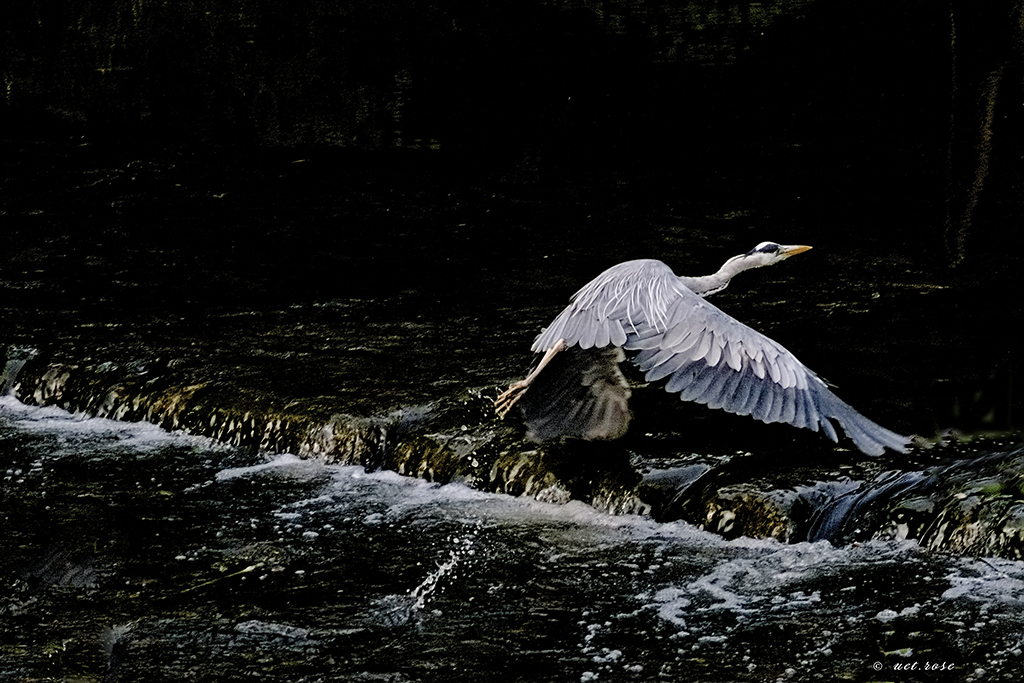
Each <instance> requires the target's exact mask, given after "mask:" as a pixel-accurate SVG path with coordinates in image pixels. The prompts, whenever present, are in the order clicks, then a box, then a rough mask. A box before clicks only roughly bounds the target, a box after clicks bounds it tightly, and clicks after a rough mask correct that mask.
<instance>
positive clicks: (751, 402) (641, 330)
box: [495, 242, 908, 455]
mask: <svg viewBox="0 0 1024 683" xmlns="http://www.w3.org/2000/svg"><path fill="white" fill-rule="evenodd" d="M808 249H810V247H806V246H784V245H779V244H776V243H774V242H762V243H761V244H759V245H758V246H757V247H755V248H754V249H752V250H751V251H750V252H748V253H746V254H743V255H740V256H734V257H733V258H731V259H729V260H728V261H726V262H725V264H724V265H723V266H722V267H721V268H720V269H719V270H718V272H716V273H714V274H712V275H707V276H703V277H681V276H677V275H676V274H675V273H673V272H672V270H671V269H670V268H669V267H668V266H667V265H665V264H664V263H662V262H661V261H656V260H652V259H642V260H637V261H627V262H625V263H620V264H618V265H616V266H613V267H611V268H609V269H608V270H606V271H605V272H603V273H601V274H600V275H599V276H597V277H596V278H595V279H594V280H592V281H591V282H590V283H588V284H587V285H585V286H584V287H583V288H582V289H580V290H579V291H578V292H576V294H575V295H574V296H573V297H572V301H571V303H570V304H569V306H567V307H566V308H565V310H563V311H562V312H561V313H560V314H559V315H558V316H557V317H556V318H555V319H554V320H553V321H552V322H551V324H550V325H548V326H547V327H546V328H545V329H544V330H543V331H542V332H541V333H540V335H538V337H537V339H536V340H535V341H534V343H533V347H532V349H533V351H534V352H536V353H538V354H542V356H541V359H540V361H539V362H538V363H537V366H536V367H535V368H534V370H533V371H532V372H531V373H530V375H529V376H528V377H527V378H526V379H524V380H522V381H520V382H517V383H515V384H513V385H512V386H511V387H510V388H509V389H508V391H506V392H504V393H503V394H502V395H501V396H499V397H498V399H497V400H496V402H495V404H496V407H497V411H498V414H499V415H501V416H502V417H503V416H504V415H505V414H506V413H507V412H508V411H509V409H511V407H512V406H513V405H514V404H516V403H519V404H520V406H521V407H522V410H523V414H524V417H525V419H526V424H527V427H528V436H529V437H530V438H531V439H534V440H537V441H545V440H548V439H552V438H557V437H561V436H569V437H576V438H582V439H589V440H597V439H613V438H617V437H619V436H622V435H623V434H624V433H625V432H626V429H627V428H628V426H629V421H630V417H631V416H630V411H629V407H628V399H629V395H630V390H629V387H628V385H627V383H626V380H625V377H624V376H623V374H622V372H621V370H620V368H619V363H620V362H622V361H623V360H625V358H626V357H627V356H628V357H629V358H630V359H631V360H632V362H633V363H634V364H635V365H636V366H637V367H639V369H640V371H641V372H643V373H644V377H645V379H646V380H647V381H648V382H657V381H662V380H663V381H665V389H666V390H667V391H669V392H673V393H678V394H679V396H680V398H681V399H682V400H684V401H695V402H697V403H702V404H704V405H706V406H708V407H709V408H719V409H722V410H725V411H728V412H731V413H736V414H738V415H750V416H751V417H754V418H757V419H759V420H762V421H763V422H784V423H788V424H791V425H793V426H795V427H803V428H807V429H811V430H813V431H818V430H819V429H821V430H822V431H824V432H825V434H826V435H827V436H828V437H829V438H830V439H832V440H833V441H838V436H837V433H836V429H835V427H834V426H833V424H832V422H833V421H835V422H836V423H838V424H839V426H840V427H841V428H842V429H843V431H844V432H845V433H846V434H847V436H849V437H850V439H851V440H852V441H853V442H854V444H856V446H857V447H858V448H859V449H860V450H861V451H863V452H864V453H867V454H869V455H881V454H882V453H883V452H884V450H885V448H891V449H893V450H896V451H901V452H902V451H905V450H906V449H907V443H908V438H907V437H904V436H901V435H899V434H896V433H895V432H892V431H890V430H888V429H885V428H884V427H881V426H880V425H878V424H876V423H874V422H872V421H871V420H869V419H867V418H866V417H864V416H863V415H861V414H860V413H858V412H857V411H856V410H854V409H853V408H851V407H850V406H849V405H847V404H846V403H844V402H843V401H842V400H840V399H839V397H838V396H836V395H835V394H834V393H832V391H831V390H830V389H829V388H828V386H827V385H826V384H825V382H824V381H822V380H821V379H820V378H819V377H818V376H817V375H815V374H814V372H812V371H811V370H810V369H808V368H807V367H806V366H805V365H804V364H803V363H801V362H800V361H799V360H797V358H796V357H795V356H794V355H793V354H792V353H790V352H789V351H787V350H786V349H785V348H784V347H783V346H782V345H781V344H778V343H777V342H775V341H772V340H771V339H769V338H768V337H766V336H765V335H763V334H761V333H760V332H757V331H756V330H754V329H752V328H750V327H748V326H746V325H744V324H743V323H741V322H739V321H738V320H736V319H734V318H732V317H731V316H729V315H728V314H726V313H724V312H723V311H722V310H721V309H719V308H718V307H717V306H714V305H713V304H711V303H709V302H708V301H706V300H705V298H704V297H706V296H708V295H710V294H714V293H715V292H719V291H721V290H722V289H724V288H725V287H726V286H727V285H728V284H729V281H730V280H731V279H732V277H733V276H735V275H736V274H737V273H740V272H742V271H744V270H749V269H751V268H759V267H762V266H768V265H772V264H774V263H778V262H780V261H783V260H785V259H786V258H789V257H790V256H793V255H795V254H799V253H801V252H804V251H806V250H808Z"/></svg>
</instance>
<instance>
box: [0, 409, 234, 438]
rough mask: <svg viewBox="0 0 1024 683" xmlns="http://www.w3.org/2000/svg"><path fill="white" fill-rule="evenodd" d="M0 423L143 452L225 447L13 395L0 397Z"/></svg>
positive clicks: (153, 427) (149, 425)
mask: <svg viewBox="0 0 1024 683" xmlns="http://www.w3.org/2000/svg"><path fill="white" fill-rule="evenodd" d="M0 420H3V421H5V422H6V423H8V424H9V425H10V427H11V428H13V429H14V430H17V431H22V432H26V433H31V434H57V435H60V436H63V437H65V438H69V439H75V438H82V439H90V438H103V439H107V440H117V441H119V442H130V445H131V447H132V448H136V449H139V450H142V451H146V450H148V449H150V448H151V447H158V446H160V445H164V444H167V443H189V444H193V445H198V446H200V447H202V448H205V449H207V450H224V449H226V448H227V447H226V446H224V445H222V444H220V443H218V442H216V441H214V440H212V439H209V438H206V437H201V436H193V435H190V434H185V433H184V432H168V431H167V430H165V429H163V428H162V427H159V426H157V425H155V424H152V423H150V422H121V421H118V420H111V419H108V418H105V417H91V416H89V415H85V414H83V413H71V412H69V411H67V410H64V409H63V408H58V407H55V406H30V405H26V404H24V403H22V402H21V401H19V400H18V399H16V398H14V397H13V396H0Z"/></svg>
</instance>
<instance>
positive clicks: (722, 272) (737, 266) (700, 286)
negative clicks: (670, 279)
mask: <svg viewBox="0 0 1024 683" xmlns="http://www.w3.org/2000/svg"><path fill="white" fill-rule="evenodd" d="M759 265H760V264H759V263H755V262H753V261H751V260H749V259H746V258H745V257H743V256H733V257H732V258H731V259H729V260H728V261H726V262H725V263H724V264H722V267H721V268H719V269H718V272H717V273H714V274H712V275H701V276H700V277H685V276H680V277H679V280H680V282H682V283H683V284H684V285H686V287H688V288H689V289H690V291H691V292H693V293H694V294H697V295H699V296H710V295H712V294H715V293H717V292H721V291H722V290H723V289H725V288H726V287H728V286H729V281H730V280H732V278H733V276H735V275H736V274H737V273H742V272H743V271H744V270H749V269H750V268H757V267H758V266H759Z"/></svg>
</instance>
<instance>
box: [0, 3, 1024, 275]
mask: <svg viewBox="0 0 1024 683" xmlns="http://www.w3.org/2000/svg"><path fill="white" fill-rule="evenodd" d="M5 15H6V16H5V22H4V24H5V29H4V40H3V48H2V56H0V59H2V64H3V71H4V75H5V81H6V97H5V106H4V109H3V115H4V119H5V121H4V124H5V125H4V129H5V131H6V134H5V135H6V136H10V137H20V138H29V139H32V138H37V137H39V136H46V137H48V138H52V136H54V135H63V136H68V137H73V136H80V137H81V138H82V139H88V140H89V141H98V140H103V141H106V142H113V143H118V144H123V145H135V146H137V145H143V144H148V145H156V146H160V147H167V146H184V147H187V148H203V147H210V146H218V147H220V146H235V147H242V148H252V147H259V148H282V147H284V148H296V147H302V148H315V149H320V150H322V149H323V148H331V149H332V150H335V151H337V150H346V151H347V152H354V151H356V150H358V151H361V152H364V153H366V152H369V153H372V156H373V157H374V159H373V161H371V162H367V161H366V160H365V159H363V160H360V161H359V162H358V163H382V161H381V159H380V157H381V156H384V157H389V155H390V158H387V159H386V160H385V161H384V162H383V163H395V159H394V158H393V157H395V156H396V154H395V153H396V152H399V151H402V152H409V153H413V152H415V154H414V156H416V157H423V158H425V159H426V160H427V161H426V163H429V164H434V165H438V164H445V165H447V166H449V167H454V168H456V169H461V170H463V171H465V172H467V173H471V174H472V173H476V172H480V171H489V172H498V173H509V172H516V171H518V172H519V173H520V174H521V175H523V174H525V175H527V176H532V177H533V178H534V179H535V178H536V174H537V173H539V172H544V171H548V172H551V171H557V172H558V173H565V172H567V171H571V172H573V173H575V174H580V173H588V174H602V175H604V176H605V178H606V179H614V180H618V181H620V182H622V181H629V182H632V183H634V184H636V185H639V186H642V188H643V189H644V190H645V191H647V192H649V193H652V194H653V197H654V198H657V199H665V198H666V197H670V196H671V197H676V198H682V197H683V196H685V194H686V191H687V188H688V187H692V186H693V184H699V185H700V187H701V191H707V190H708V189H714V190H717V191H720V192H727V191H728V192H734V191H735V186H736V185H737V184H740V183H742V186H743V192H744V193H758V194H760V195H762V196H764V197H769V198H770V197H781V196H784V197H785V198H786V199H787V200H789V201H792V198H793V197H797V196H810V195H814V196H815V197H817V198H819V199H820V200H821V201H818V202H817V204H818V205H819V206H827V207H828V211H829V212H836V213H839V212H850V211H852V212H856V213H858V214H860V215H862V216H865V217H876V218H877V217H879V216H880V214H883V213H884V214H885V217H886V220H885V221H884V223H885V225H884V228H881V229H884V230H885V232H886V233H887V234H890V235H893V236H896V237H898V238H899V240H900V241H901V242H902V243H903V244H908V243H911V242H913V243H915V244H914V247H913V248H918V249H923V250H924V251H926V252H927V253H929V254H933V255H935V257H936V258H944V259H947V260H949V261H950V262H951V263H955V262H958V261H959V260H960V259H961V258H962V256H963V255H964V254H965V253H967V252H968V251H969V248H968V246H967V242H971V243H972V244H973V246H975V247H978V246H979V245H978V243H983V242H987V241H989V240H993V239H998V240H1000V241H1002V240H1007V239H1011V238H1012V239H1013V241H1012V243H1011V244H1010V245H1008V246H1011V247H1012V248H1014V249H1015V248H1017V247H1018V246H1019V241H1018V240H1017V239H1016V238H1015V236H1016V234H1017V232H1018V231H1017V230H1015V229H1008V228H1012V227H1013V223H1014V222H1017V223H1019V220H1020V218H1021V215H1020V208H1019V207H1020V204H1021V202H1020V189H1021V182H1022V181H1021V163H1020V160H1021V155H1022V153H1024V146H1022V144H1021V133H1020V131H1021V130H1022V125H1021V123H1022V121H1021V115H1022V112H1021V92H1022V88H1021V78H1022V71H1021V51H1022V47H1021V45H1022V34H1021V5H1020V3H1019V2H1008V1H997V2H989V3H984V4H983V5H979V4H978V3H970V2H939V3H935V2H923V1H922V2H915V1H913V0H908V1H902V2H871V1H863V2H813V1H811V2H809V1H806V0H804V1H798V2H781V1H780V2H766V3H747V2H731V3H729V2H712V1H705V2H687V3H673V2H665V1H662V2H654V1H652V2H591V3H588V2H557V1H553V2H471V3H470V2H465V3H463V2H452V3H432V2H416V1H412V0H409V1H406V2H401V1H399V2H370V1H365V0H357V1H354V2H343V3H335V2H288V3H285V2H273V1H262V2H260V1H255V0H253V1H243V0H232V1H228V2H222V1H218V2H214V1H212V0H211V1H208V2H191V1H186V2H173V3H142V2H126V1H125V2H116V1H115V2H108V3H94V2H87V1H78V2H76V1H68V2H60V3H51V2H45V3H44V2H34V1H28V2H21V3H16V4H15V5H12V6H11V7H9V8H7V10H5ZM401 163H409V162H408V160H407V159H406V158H404V157H403V159H402V161H401ZM981 167H984V168H983V169H982V168H981ZM979 174H981V175H983V176H984V177H983V178H982V179H981V182H980V185H981V187H980V188H978V187H975V185H976V181H977V180H978V177H979ZM979 189H980V190H981V192H980V196H976V195H979V193H978V190H979ZM996 206H997V207H998V208H994V207H996ZM989 210H992V211H997V212H998V220H990V221H986V220H984V217H985V215H986V214H985V212H986V211H989ZM806 219H807V220H812V219H813V220H816V221H820V223H821V224H822V229H825V228H827V225H826V223H827V221H828V219H829V216H828V215H812V216H807V217H806ZM965 221H966V222H967V223H968V224H969V225H968V226H965V225H964V222H965ZM872 223H873V224H874V225H875V226H876V227H877V226H879V224H880V223H882V221H878V220H876V221H872ZM921 224H924V225H927V226H929V228H930V230H929V234H920V225H921ZM864 227H872V226H871V225H865V226H864ZM965 238H966V239H965ZM1004 244H1005V243H1004ZM998 251H1000V252H1003V253H1005V251H1006V250H1005V249H1004V248H1002V247H1000V248H999V249H998Z"/></svg>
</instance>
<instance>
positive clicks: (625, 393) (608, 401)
mask: <svg viewBox="0 0 1024 683" xmlns="http://www.w3.org/2000/svg"><path fill="white" fill-rule="evenodd" d="M623 360H625V355H624V354H623V352H622V349H621V348H616V347H612V346H609V347H606V348H601V349H597V348H590V349H581V348H580V347H578V346H571V347H569V348H567V349H565V350H564V351H562V352H560V353H558V354H557V355H555V357H554V358H552V359H551V362H550V363H549V364H548V366H547V367H545V368H544V371H543V372H541V373H540V374H539V375H537V378H536V380H534V382H533V384H532V385H531V386H530V390H529V391H528V392H526V393H524V394H523V396H522V399H520V402H519V405H520V407H521V408H522V411H523V417H524V419H525V420H526V424H527V426H528V427H529V430H528V432H527V434H526V436H527V438H529V439H530V440H532V441H547V440H548V439H553V438H557V437H560V436H571V437H575V438H578V439H585V440H587V441H600V440H606V439H617V438H619V437H620V436H622V435H623V434H625V432H626V429H627V428H628V427H629V420H630V417H631V416H630V413H629V394H630V391H629V386H628V385H627V384H626V378H625V377H623V376H622V371H621V370H620V369H619V363H620V362H622V361H623Z"/></svg>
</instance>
